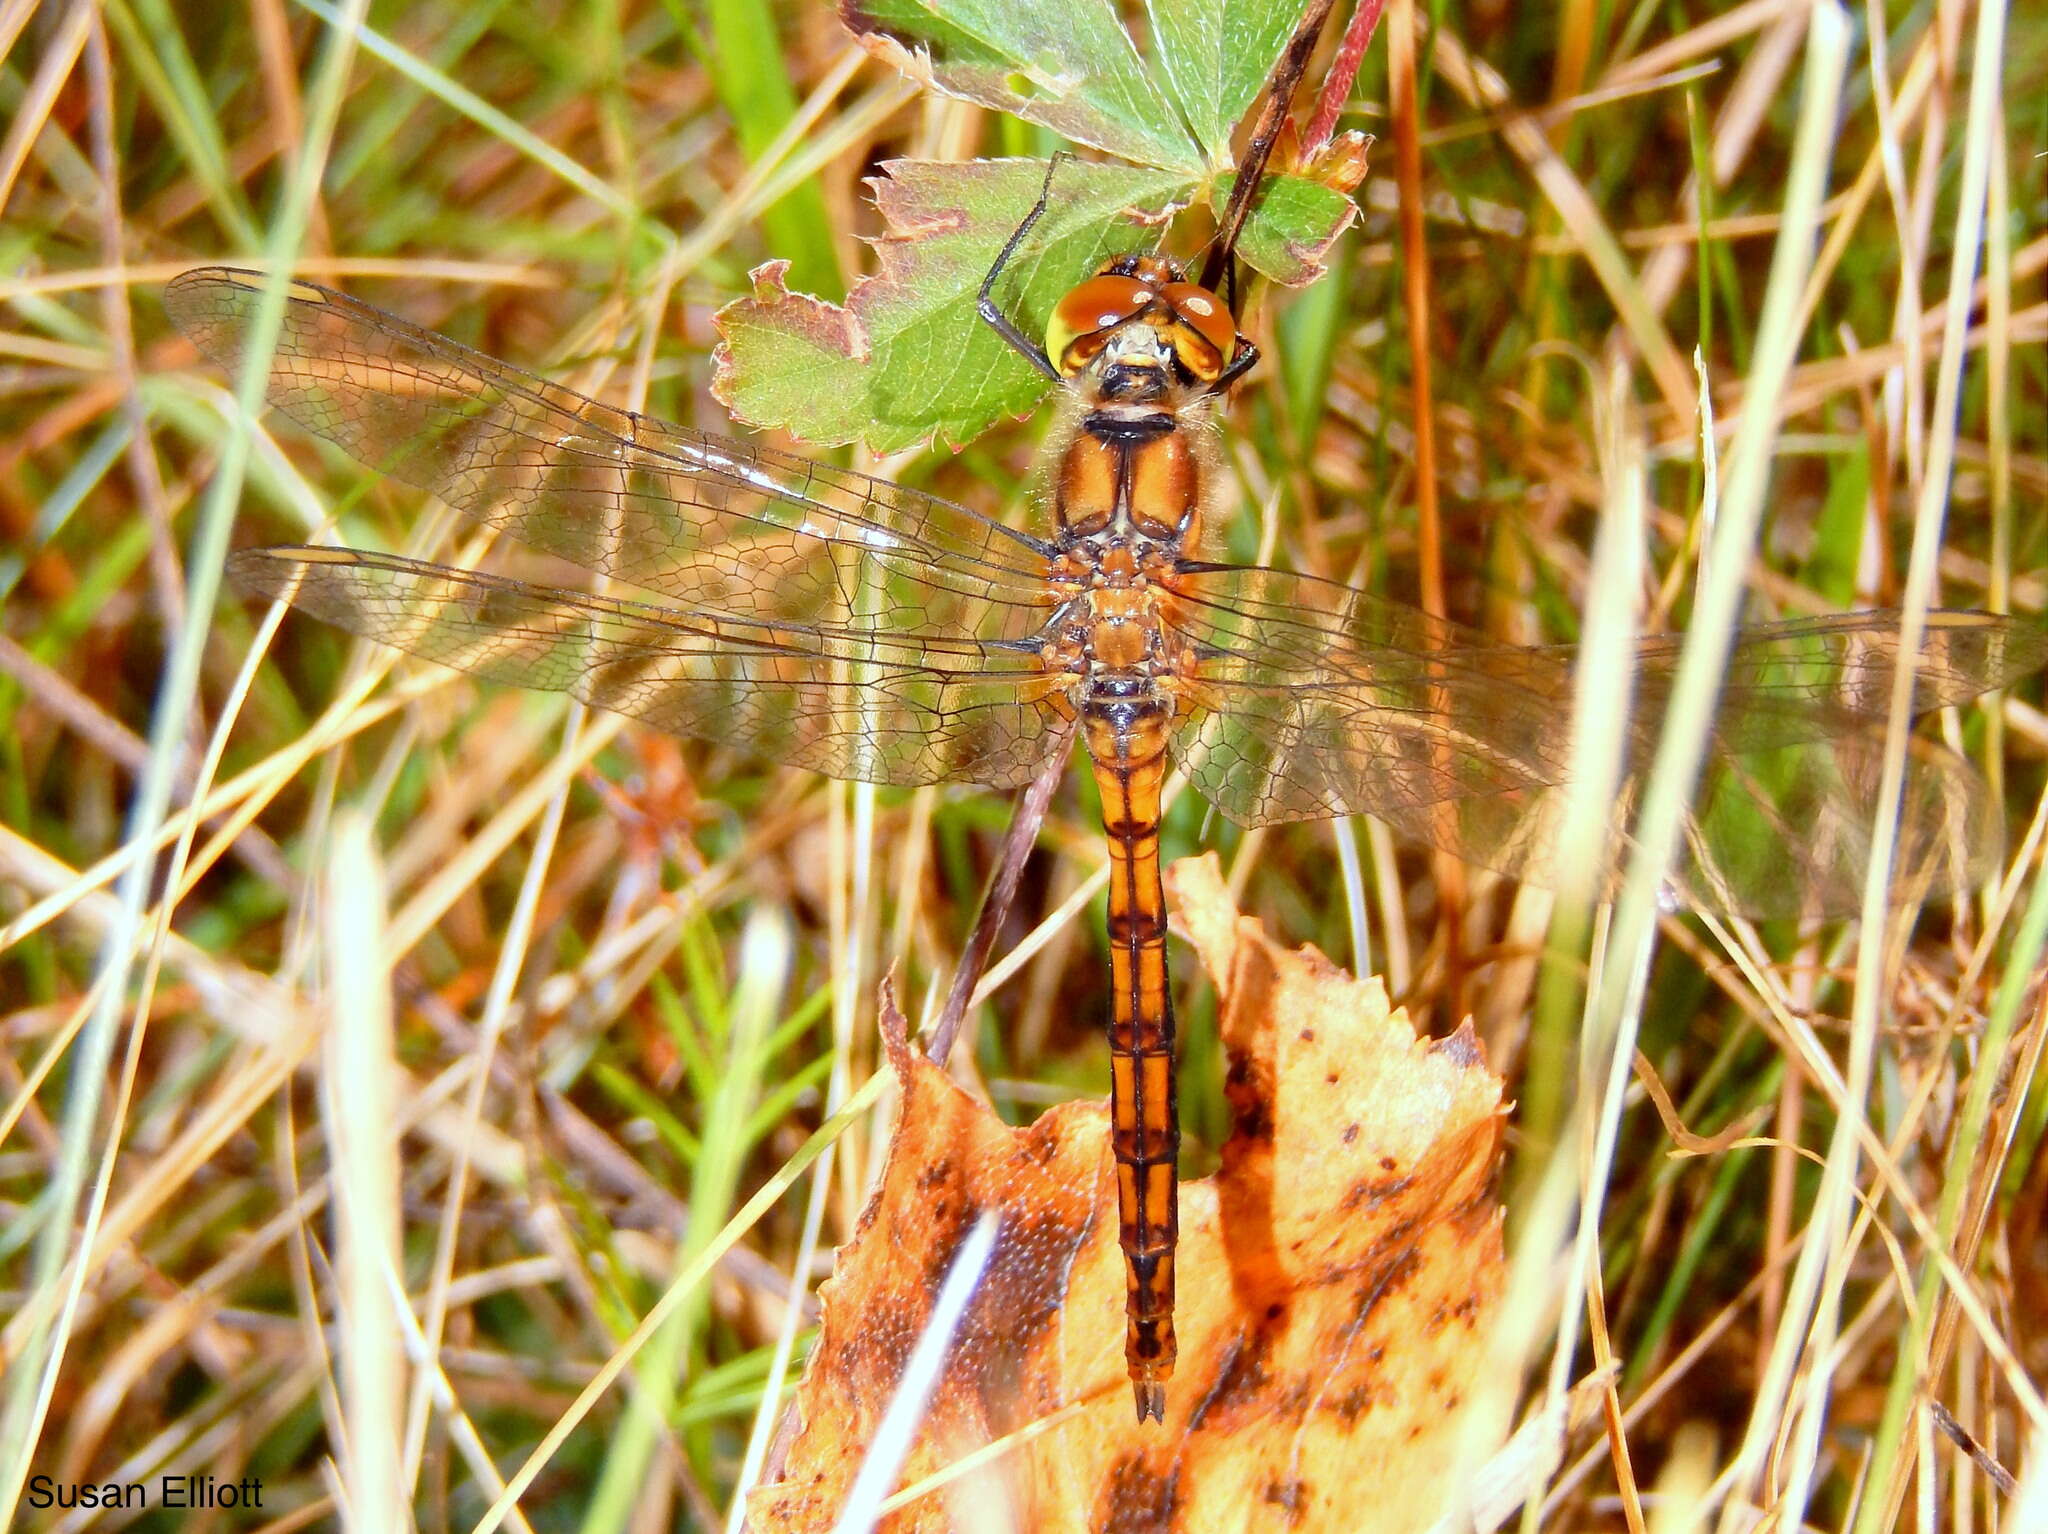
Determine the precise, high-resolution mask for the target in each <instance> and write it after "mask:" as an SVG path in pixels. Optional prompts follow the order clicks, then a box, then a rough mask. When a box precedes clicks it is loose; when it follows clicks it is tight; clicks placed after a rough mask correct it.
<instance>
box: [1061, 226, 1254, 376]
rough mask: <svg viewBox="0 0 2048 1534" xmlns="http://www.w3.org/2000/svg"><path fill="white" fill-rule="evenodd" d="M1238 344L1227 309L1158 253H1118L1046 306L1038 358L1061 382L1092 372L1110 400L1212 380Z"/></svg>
mask: <svg viewBox="0 0 2048 1534" xmlns="http://www.w3.org/2000/svg"><path fill="white" fill-rule="evenodd" d="M1243 344H1244V343H1243V339H1242V338H1241V337H1240V336H1239V335H1238V333H1237V321H1236V319H1235V318H1234V317H1233V316H1232V315H1231V313H1230V309H1229V306H1228V305H1226V304H1225V303H1224V302H1223V300H1222V299H1220V298H1218V297H1217V296H1216V295H1215V294H1214V293H1212V292H1210V291H1209V290H1208V289H1207V288H1205V287H1201V286H1199V285H1198V284H1196V283H1192V282H1189V281H1188V280H1187V276H1186V274H1185V273H1184V272H1183V271H1182V270H1181V268H1180V266H1179V265H1178V264H1177V263H1175V262H1173V261H1169V260H1167V259H1166V258H1164V257H1162V256H1118V257H1117V258H1116V259H1114V260H1112V261H1110V262H1108V263H1106V264H1105V265H1104V266H1103V268H1102V270H1101V271H1099V272H1097V273H1096V274H1095V275H1094V276H1093V277H1090V278H1089V279H1088V280H1087V281H1086V282H1083V283H1081V284H1080V285H1078V286H1077V287H1074V288H1072V289H1070V290H1069V291H1068V293H1067V295H1066V297H1064V298H1062V299H1061V300H1060V301H1059V303H1058V305H1057V306H1056V307H1055V308H1054V309H1053V312H1052V319H1051V321H1050V322H1049V323H1048V324H1047V326H1046V331H1045V354H1046V355H1047V356H1048V357H1050V358H1051V359H1052V362H1053V366H1054V367H1056V368H1058V369H1059V371H1060V376H1061V377H1063V378H1069V379H1073V378H1079V377H1080V376H1081V375H1082V374H1083V373H1086V372H1088V371H1090V370H1091V369H1093V370H1094V371H1095V372H1096V374H1097V376H1098V377H1099V379H1100V380H1101V383H1102V386H1103V392H1104V394H1105V395H1107V396H1108V397H1111V398H1122V399H1129V400H1138V399H1146V398H1159V397H1162V396H1163V395H1165V393H1166V392H1167V387H1168V384H1169V381H1177V382H1179V383H1181V384H1183V385H1185V386H1192V387H1196V388H1200V387H1203V386H1207V385H1213V384H1215V383H1216V382H1217V380H1218V379H1220V378H1221V377H1222V376H1223V374H1224V371H1225V370H1226V369H1227V368H1228V367H1229V366H1230V363H1231V361H1232V359H1233V358H1235V357H1236V356H1237V354H1238V348H1239V347H1240V346H1241V345H1243Z"/></svg>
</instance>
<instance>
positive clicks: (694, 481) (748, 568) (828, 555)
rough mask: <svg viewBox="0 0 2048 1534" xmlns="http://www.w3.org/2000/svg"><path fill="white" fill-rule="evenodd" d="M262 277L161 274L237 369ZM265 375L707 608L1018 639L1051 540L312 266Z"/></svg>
mask: <svg viewBox="0 0 2048 1534" xmlns="http://www.w3.org/2000/svg"><path fill="white" fill-rule="evenodd" d="M263 281H264V279H263V278H262V277H261V276H260V275H259V274H257V273H253V272H241V271H236V270H234V269H232V268H227V267H207V268H202V269H199V270H196V271H190V272H186V273H183V274H182V275H180V276H178V277H176V278H174V279H173V280H172V281H171V283H170V284H169V285H168V287H167V288H166V289H165V293H164V305H165V308H166V309H167V310H168V311H169V313H170V316H171V318H172V320H173V321H174V322H175V323H176V324H177V326H178V328H179V329H180V330H182V331H183V332H184V333H185V334H186V335H187V336H188V337H190V338H191V340H192V341H193V343H194V344H195V345H197V346H198V347H199V349H200V350H201V351H202V352H204V353H205V354H206V355H207V356H209V357H211V358H213V359H214V360H215V361H216V362H217V363H219V364H220V365H221V366H222V367H223V368H225V369H227V370H229V371H230V372H232V371H235V370H237V369H238V368H239V367H240V366H241V363H242V359H243V354H244V350H245V347H246V344H247V333H248V330H249V327H250V325H251V323H252V321H253V318H254V315H255V312H256V309H257V306H258V303H259V301H260V289H261V286H262V284H263ZM288 291H289V294H290V296H289V297H288V299H287V300H286V303H285V307H284V317H283V324H282V330H281V332H280V334H279V337H278V343H277V348H276V351H275V353H274V355H273V356H272V359H271V362H270V373H269V378H268V380H267V382H266V384H265V393H266V394H267V396H268V397H269V399H270V401H271V403H272V404H274V405H276V406H277V408H278V409H279V410H281V411H283V412H284V413H285V414H286V415H287V416H289V417H291V419H293V420H294V421H297V422H298V423H299V424H300V425H302V426H304V427H305V428H306V429H307V430H309V431H312V432H315V433H317V434H318V435H320V436H323V437H325V438H327V439H328V440H329V441H330V442H333V443H334V444H336V445H337V446H339V447H340V448H342V449H343V450H344V451H346V452H347V453H349V454H350V455H351V456H353V457H354V458H356V459H358V460H359V461H361V462H362V463H364V464H365V465H367V466H369V467H370V468H373V469H377V470H379V471H381V472H383V473H386V474H389V475H392V476H393V477H394V478H397V479H401V480H403V481H405V482H406V483H407V484H410V485H414V486H417V487H418V488H420V489H422V490H425V491H428V492H430V493H431V494H433V495H436V496H438V497H440V498H441V499H442V500H444V501H446V502H447V503H448V504H449V505H450V506H453V507H455V508H456V509H457V510H459V511H461V512H462V513H463V514H464V515H466V516H469V517H471V518H473V519H474V520H476V521H478V522H480V523H483V524H485V525H486V526H490V527H494V528H498V529H500V530H502V531H504V532H505V533H508V534H509V535H511V536H512V537H514V538H517V539H518V540H519V541H520V542H522V543H525V544H527V545H528V546H530V547H532V548H535V549H539V550H541V551H543V552H545V553H548V554H552V555H556V556H558V557H560V558H562V559H566V560H569V561H571V562H572V563H574V564H577V565H580V566H582V567H583V568H586V569H590V570H595V571H597V572H599V573H601V574H604V575H608V576H611V577H613V578H615V579H617V580H621V581H626V582H629V583H631V584H632V585H635V586H637V587H640V588H642V589H643V590H645V591H649V592H653V593H656V594H658V595H660V596H663V597H667V598H671V599H674V600H676V601H678V602H681V603H683V604H685V605H687V606H689V607H691V608H693V609H699V610H709V611H716V612H722V613H727V614H732V615H736V616H740V617H746V618H756V619H763V620H768V621H771V622H781V621H793V622H798V623H823V624H828V625H829V624H839V625H848V624H858V625H860V626H863V627H866V628H871V629H908V628H913V627H915V628H920V629H922V628H931V629H935V630H942V631H944V632H947V633H951V634H955V635H959V636H963V637H971V638H977V639H985V640H1001V639H1020V638H1025V637H1027V636H1029V635H1030V634H1031V633H1033V632H1035V630H1036V629H1037V628H1038V627H1039V626H1040V625H1041V624H1042V623H1043V622H1044V621H1045V618H1046V616H1047V599H1046V595H1045V579H1044V574H1045V566H1046V550H1045V549H1044V548H1043V546H1041V545H1040V544H1038V543H1036V542H1034V541H1033V540H1031V539H1029V538H1026V537H1024V536H1023V535H1021V534H1018V533H1015V532H1012V531H1010V530H1009V529H1008V528H1005V527H1004V526H1003V525H1002V524H1000V523H998V522H993V521H990V520H988V519H987V518H985V517H981V516H978V515H977V514H975V513H974V512H972V511H970V510H968V509H967V508H965V507H963V506H957V505H954V504H953V503H951V502H949V501H943V500H940V499H938V498H936V497H933V496H928V495H923V494H920V493H919V492H917V491H914V490H910V489H906V488H904V487H902V486H899V485H893V484H890V483H888V482H887V481H884V480H876V479H872V478H870V477H868V476H866V475H862V474H855V473H850V472H847V471H844V470H839V469H833V468H830V467H827V466H825V465H821V464H814V463H811V462H809V461H808V460H806V459H802V458H798V457H794V456H792V455H789V454H785V453H778V452H775V451H773V450H772V449H768V448H763V447H754V446H750V445H748V444H745V443H741V442H737V441H734V440H732V439H730V438H726V437H718V436H713V435H711V434H709V433H703V432H694V431H690V430H688V429H686V428H684V427H680V426H675V425H671V424H669V423H667V422H664V421H659V420H656V419H654V418H653V417H650V416H645V415H639V414H635V413H633V412H630V411H624V410H618V409H615V408H613V407H612V406H609V405H604V404H601V403H599V402H598V401H596V400H592V399H588V398H586V397H584V396H583V395H581V394H578V393H576V392H575V391H574V390H571V389H566V388H563V387H562V386H561V385H559V384H554V383H550V382H548V381H547V380H546V379H544V378H539V377H536V376H535V375H533V374H531V373H526V372H523V371H521V370H520V369H518V368H514V367H511V366H509V365H507V364H506V363H503V362H499V361H497V360H495V359H494V358H491V357H487V356H485V355H483V354H482V353H480V352H476V351H472V350H471V349H470V348H468V347H466V346H462V345H459V344H458V343H456V342H454V341H451V340H449V339H448V338H447V337H446V336H442V335H438V334H436V333H435V332H433V331H430V330H424V329H421V328H420V327H419V326H417V325H412V324H408V323H407V322H406V321H404V320H401V319H399V318H397V317H396V316H394V315H389V314H386V313H384V312H383V311H381V310H378V309H373V308H371V307H370V306H369V305H367V304H362V303H358V302H356V301H355V300H354V299H351V298H349V297H347V296H346V295H345V294H341V293H337V292H335V291H333V290H332V289H329V288H324V287H321V286H319V285H318V284H315V283H309V282H294V283H292V284H291V285H290V288H289V290H288Z"/></svg>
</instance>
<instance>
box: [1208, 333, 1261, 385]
mask: <svg viewBox="0 0 2048 1534" xmlns="http://www.w3.org/2000/svg"><path fill="white" fill-rule="evenodd" d="M1258 360H1259V349H1258V348H1257V347H1256V346H1254V345H1252V343H1251V342H1249V341H1247V340H1246V339H1245V338H1244V337H1243V336H1239V337H1238V338H1237V355H1236V356H1235V357H1232V358H1231V359H1230V366H1229V367H1227V368H1225V369H1224V370H1223V371H1222V372H1220V373H1218V374H1217V375H1216V382H1214V383H1213V384H1211V385H1209V392H1210V393H1211V394H1221V393H1222V392H1223V391H1224V390H1225V389H1227V388H1229V387H1230V386H1231V385H1232V384H1234V383H1236V382H1237V381H1238V380H1239V379H1240V378H1242V377H1244V375H1245V374H1246V373H1248V372H1250V371H1251V367H1252V364H1253V363H1255V362H1257V361H1258Z"/></svg>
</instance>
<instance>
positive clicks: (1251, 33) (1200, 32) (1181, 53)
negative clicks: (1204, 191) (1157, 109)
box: [1146, 0, 1302, 167]
mask: <svg viewBox="0 0 2048 1534" xmlns="http://www.w3.org/2000/svg"><path fill="white" fill-rule="evenodd" d="M1301 12H1302V3H1301V0H1149V3H1148V4H1147V6H1146V13H1147V14H1148V15H1149V16H1150V17H1151V18H1152V54H1153V62H1154V67H1155V69H1156V70H1157V71H1158V74H1159V76H1160V79H1161V80H1162V81H1163V82H1164V83H1165V85H1166V87H1167V89H1169V90H1171V91H1172V92H1173V94H1174V98H1175V100H1176V101H1178V102H1179V104H1180V113H1181V117H1182V119H1183V120H1184V121H1185V122H1186V123H1187V125H1188V129H1189V131H1190V132H1192V133H1193V134H1194V136H1195V139H1196V141H1197V142H1198V143H1200V144H1201V146H1202V152H1203V154H1204V155H1206V156H1207V157H1208V162H1209V163H1210V164H1211V165H1214V166H1219V167H1220V166H1224V165H1228V164H1230V162H1231V154H1230V136H1231V134H1232V133H1233V132H1234V131H1235V130H1236V127H1237V123H1238V119H1239V118H1241V117H1242V116H1244V113H1245V109H1246V108H1247V107H1249V106H1250V105H1251V104H1252V102H1253V100H1254V99H1255V98H1256V97H1257V96H1258V94H1259V92H1260V91H1261V90H1262V89H1264V88H1265V84H1266V78H1267V76H1269V75H1270V74H1271V73H1272V72H1273V66H1274V64H1275V63H1277V62H1278V60H1279V58H1280V50H1281V49H1282V48H1283V47H1285V46H1286V43H1287V39H1288V38H1289V37H1291V36H1293V34H1294V28H1295V26H1296V24H1297V23H1299V22H1300V20H1301Z"/></svg>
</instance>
